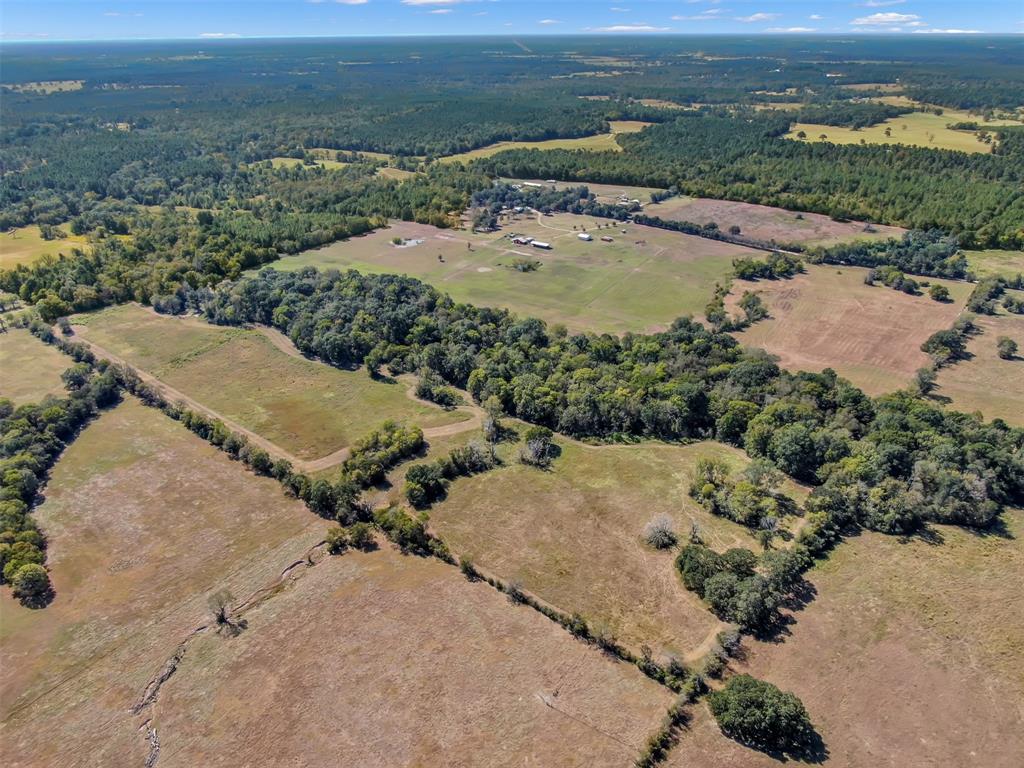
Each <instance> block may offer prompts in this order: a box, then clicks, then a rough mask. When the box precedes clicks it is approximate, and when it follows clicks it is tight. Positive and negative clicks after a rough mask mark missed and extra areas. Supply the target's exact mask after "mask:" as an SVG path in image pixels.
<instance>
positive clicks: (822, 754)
mask: <svg viewBox="0 0 1024 768" xmlns="http://www.w3.org/2000/svg"><path fill="white" fill-rule="evenodd" d="M722 735H724V736H725V737H726V738H729V739H732V740H733V741H735V742H736V743H737V744H742V745H743V746H744V747H746V748H747V749H752V750H754V751H755V752H760V753H761V754H764V755H767V756H768V757H770V758H772V760H776V761H777V762H780V763H788V762H790V761H793V762H800V763H807V764H809V765H821V764H822V763H824V762H826V761H827V760H828V759H829V757H830V754H829V751H828V745H827V744H825V740H824V739H823V738H822V737H821V734H820V733H818V731H817V730H815V729H814V727H813V726H812V727H811V732H810V733H809V734H807V737H806V740H805V741H804V743H802V744H794V745H792V746H788V747H777V746H774V745H767V744H758V743H756V742H750V741H747V740H745V739H741V738H739V737H738V736H736V735H734V734H729V733H726V732H725V731H724V730H723V731H722Z"/></svg>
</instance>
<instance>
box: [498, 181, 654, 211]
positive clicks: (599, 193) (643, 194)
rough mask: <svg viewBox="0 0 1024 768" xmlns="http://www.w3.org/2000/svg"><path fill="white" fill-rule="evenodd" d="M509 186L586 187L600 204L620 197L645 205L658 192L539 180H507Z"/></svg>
mask: <svg viewBox="0 0 1024 768" xmlns="http://www.w3.org/2000/svg"><path fill="white" fill-rule="evenodd" d="M508 181H509V183H510V184H543V185H544V186H546V187H551V188H554V189H571V188H575V187H579V186H586V187H587V188H588V189H589V190H590V191H591V192H592V193H593V194H594V196H595V197H596V198H597V199H598V201H600V202H602V203H616V202H618V200H619V197H620V196H621V195H625V196H626V197H628V198H629V199H630V200H639V201H640V203H641V204H643V205H647V204H649V203H650V202H651V193H652V192H660V191H661V190H659V189H657V188H656V187H628V186H622V185H620V184H592V183H590V182H589V181H556V182H555V183H554V184H549V183H547V182H546V181H544V180H541V179H509V180H508Z"/></svg>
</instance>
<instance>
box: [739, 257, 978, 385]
mask: <svg viewBox="0 0 1024 768" xmlns="http://www.w3.org/2000/svg"><path fill="white" fill-rule="evenodd" d="M806 269H807V271H806V272H805V273H803V274H799V275H797V276H795V277H793V278H792V279H790V280H762V281H758V282H750V281H746V280H737V281H735V283H733V288H732V292H731V293H730V294H729V296H728V297H726V309H727V310H729V311H730V312H731V313H733V314H736V315H740V314H742V313H741V312H740V311H739V309H738V307H737V306H736V303H737V302H738V300H739V298H740V297H741V296H742V295H743V293H744V292H745V291H748V290H749V291H753V292H756V293H759V294H760V295H761V300H762V301H763V302H764V303H765V306H766V307H767V309H768V314H769V318H768V319H766V320H761V321H760V322H758V323H755V324H754V325H752V326H751V327H750V328H748V329H746V330H744V331H741V332H738V333H736V334H734V335H735V336H736V338H737V339H739V341H740V342H741V343H742V344H744V345H745V346H748V347H761V348H763V349H766V350H767V351H768V352H770V353H772V354H773V355H778V357H779V359H780V365H782V366H783V367H784V368H788V369H789V370H792V371H821V370H824V369H825V368H832V369H834V370H835V371H836V372H837V373H838V374H839V375H840V376H843V377H845V378H847V379H849V380H850V381H852V382H853V383H854V384H856V385H857V386H858V387H860V388H861V389H863V390H864V391H865V392H867V393H868V394H871V395H880V394H883V393H885V392H891V391H893V390H896V389H900V388H902V387H904V386H906V385H907V384H909V383H910V381H911V380H912V378H913V376H914V373H915V372H916V371H917V369H918V368H922V367H924V366H926V365H928V364H929V362H930V360H929V357H928V355H926V354H925V353H924V352H922V351H921V349H920V347H921V344H922V343H923V342H924V341H925V340H926V339H927V338H928V337H929V336H930V335H931V334H932V333H934V332H935V331H939V330H943V329H945V328H949V327H950V326H952V324H953V321H954V320H956V318H957V316H958V315H959V314H960V311H961V309H962V308H963V305H964V302H965V301H966V300H967V297H968V296H969V295H970V292H971V288H972V286H971V284H970V283H957V282H952V281H943V280H934V279H933V280H932V282H935V283H942V284H943V285H945V286H946V287H948V288H949V292H950V295H951V296H952V299H953V300H952V301H950V302H949V303H945V304H943V303H939V302H936V301H932V300H931V299H930V298H928V296H927V294H923V295H921V296H910V295H908V294H905V293H902V292H900V291H895V290H893V289H892V288H887V287H885V286H883V285H874V286H870V285H865V284H864V273H865V270H864V269H861V268H858V267H843V268H841V269H839V268H836V267H834V266H816V265H808V266H807V268H806Z"/></svg>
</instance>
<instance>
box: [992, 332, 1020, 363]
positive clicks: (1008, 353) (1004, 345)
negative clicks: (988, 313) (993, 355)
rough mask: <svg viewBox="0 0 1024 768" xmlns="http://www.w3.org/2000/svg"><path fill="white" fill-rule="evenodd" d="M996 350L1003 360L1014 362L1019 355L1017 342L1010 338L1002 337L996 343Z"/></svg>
mask: <svg viewBox="0 0 1024 768" xmlns="http://www.w3.org/2000/svg"><path fill="white" fill-rule="evenodd" d="M996 350H997V351H998V353H999V357H1001V358H1002V359H1003V360H1013V357H1014V355H1016V354H1017V342H1016V341H1014V340H1013V339H1011V338H1010V337H1009V336H1000V337H999V339H998V340H997V341H996Z"/></svg>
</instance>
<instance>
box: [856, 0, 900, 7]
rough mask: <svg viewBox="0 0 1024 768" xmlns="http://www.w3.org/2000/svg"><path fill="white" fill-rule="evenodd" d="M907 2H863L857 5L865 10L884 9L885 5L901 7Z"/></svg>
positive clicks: (884, 0)
mask: <svg viewBox="0 0 1024 768" xmlns="http://www.w3.org/2000/svg"><path fill="white" fill-rule="evenodd" d="M905 2H907V0H864V2H863V3H859V5H862V6H864V7H865V8H885V7H886V6H887V5H903V4H904V3H905Z"/></svg>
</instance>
